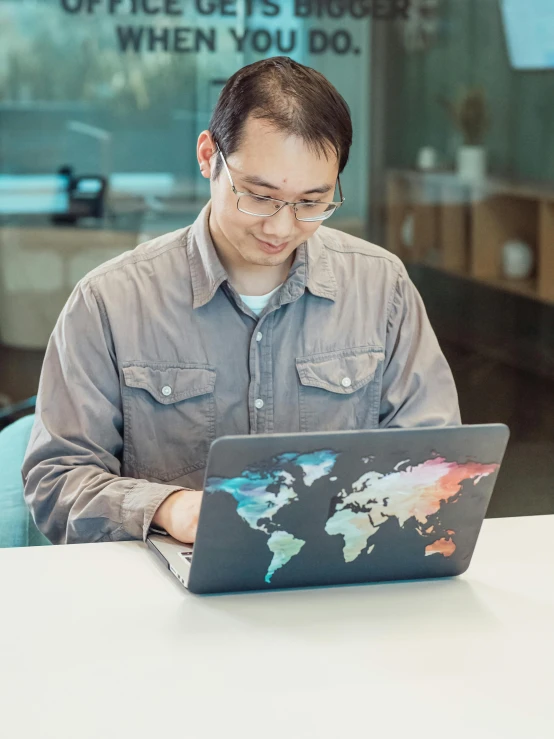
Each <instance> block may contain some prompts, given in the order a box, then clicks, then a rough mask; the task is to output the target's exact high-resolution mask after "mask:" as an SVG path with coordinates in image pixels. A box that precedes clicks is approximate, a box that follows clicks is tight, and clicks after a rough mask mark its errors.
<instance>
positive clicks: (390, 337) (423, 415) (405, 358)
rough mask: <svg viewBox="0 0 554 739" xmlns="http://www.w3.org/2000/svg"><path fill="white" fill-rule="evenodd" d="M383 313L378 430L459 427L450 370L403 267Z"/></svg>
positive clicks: (417, 294)
mask: <svg viewBox="0 0 554 739" xmlns="http://www.w3.org/2000/svg"><path fill="white" fill-rule="evenodd" d="M388 314H389V315H388V323H387V341H386V350H385V367H384V371H383V385H382V393H381V407H380V414H379V426H380V427H381V428H414V427H417V426H457V425H459V424H460V423H461V420H460V409H459V404H458V394H457V392H456V386H455V384H454V378H453V376H452V372H451V370H450V367H449V366H448V363H447V361H446V359H445V357H444V354H443V353H442V351H441V349H440V347H439V343H438V341H437V337H436V336H435V333H434V331H433V329H432V328H431V324H430V322H429V318H428V317H427V313H426V311H425V307H424V305H423V301H422V299H421V296H420V295H419V293H418V291H417V290H416V288H415V286H414V284H413V283H412V281H411V280H410V278H409V276H408V274H407V272H406V269H405V267H404V266H403V265H402V266H401V269H400V273H399V275H398V280H397V283H396V287H395V290H394V292H393V295H392V297H391V301H390V306H389V311H388Z"/></svg>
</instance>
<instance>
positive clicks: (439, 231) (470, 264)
mask: <svg viewBox="0 0 554 739" xmlns="http://www.w3.org/2000/svg"><path fill="white" fill-rule="evenodd" d="M512 239H520V240H522V241H525V242H526V243H527V244H529V245H530V246H531V247H532V248H533V250H534V256H535V260H534V261H535V268H534V271H533V274H532V276H531V277H530V278H529V279H526V280H514V279H508V278H506V277H505V276H504V275H503V269H502V250H503V246H504V244H505V243H506V242H507V241H509V240H512ZM387 248H388V249H389V250H390V251H391V252H393V253H394V254H397V255H398V256H399V257H400V258H401V259H402V260H404V261H406V262H410V261H411V262H422V263H425V264H427V265H429V266H431V267H434V268H436V269H439V270H444V271H446V272H449V273H451V274H456V275H459V276H461V277H465V278H468V279H473V280H477V281H479V282H482V283H485V284H487V285H489V286H491V287H492V288H495V289H499V290H507V291H511V292H515V293H519V294H521V295H525V296H527V297H529V298H533V299H535V300H540V301H543V302H545V303H554V186H553V187H552V188H551V189H549V188H547V187H543V186H534V185H527V184H522V183H519V184H518V183H513V182H507V181H503V180H495V179H492V178H491V179H487V180H485V181H483V182H480V183H467V182H463V181H462V180H460V179H459V178H458V176H457V175H455V174H454V173H420V172H412V171H407V170H406V171H404V170H392V171H390V172H389V173H388V176H387Z"/></svg>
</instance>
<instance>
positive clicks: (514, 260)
mask: <svg viewBox="0 0 554 739" xmlns="http://www.w3.org/2000/svg"><path fill="white" fill-rule="evenodd" d="M534 266H535V255H534V252H533V249H532V248H531V247H530V246H529V244H526V243H525V241H519V240H518V239H514V240H512V241H507V242H506V243H505V244H504V246H503V248H502V271H503V273H504V277H507V278H508V279H510V280H526V279H527V278H528V277H530V276H531V275H532V273H533V268H534Z"/></svg>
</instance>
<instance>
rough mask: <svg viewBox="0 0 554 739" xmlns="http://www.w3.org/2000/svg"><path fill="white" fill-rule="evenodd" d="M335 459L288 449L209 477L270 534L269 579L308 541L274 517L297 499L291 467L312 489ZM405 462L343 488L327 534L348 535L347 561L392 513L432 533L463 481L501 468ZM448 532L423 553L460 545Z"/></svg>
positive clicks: (365, 547) (210, 485) (368, 547)
mask: <svg viewBox="0 0 554 739" xmlns="http://www.w3.org/2000/svg"><path fill="white" fill-rule="evenodd" d="M338 456H339V455H338V453H336V452H333V451H330V450H328V449H325V450H321V451H316V452H311V453H308V454H295V453H292V452H291V453H286V454H281V455H279V456H277V457H275V458H274V459H272V460H270V461H269V462H268V463H267V464H266V465H264V466H263V467H262V466H258V467H255V468H254V467H253V468H247V469H246V470H244V471H243V472H242V473H241V474H240V475H239V476H238V477H231V478H223V477H212V478H210V479H209V480H208V482H207V485H206V492H207V493H216V492H224V493H228V494H229V495H232V496H233V498H234V499H235V501H236V503H237V513H238V515H239V516H240V517H241V518H242V519H243V520H244V521H245V522H246V523H247V524H248V526H250V528H252V529H255V530H257V531H262V532H263V533H265V534H267V536H268V540H267V547H268V549H269V551H270V552H271V554H272V555H273V557H272V559H271V562H270V564H269V567H268V569H267V573H266V576H265V581H266V582H267V583H270V582H271V578H272V577H273V575H274V574H275V572H276V571H277V570H278V569H280V568H281V567H284V566H285V565H286V564H287V563H288V562H290V560H291V559H292V558H293V557H295V556H296V555H297V554H298V553H299V552H300V551H301V549H302V547H303V546H304V544H305V543H306V542H305V541H304V540H303V539H300V538H296V537H295V536H294V535H293V534H292V533H290V532H288V531H285V530H284V529H283V528H282V527H281V525H280V524H279V523H278V522H276V521H275V520H274V518H275V516H276V514H277V513H278V512H279V511H280V510H281V509H282V508H284V507H285V506H287V505H290V504H291V503H293V502H294V501H296V500H298V494H297V492H296V491H295V489H294V487H295V483H298V481H297V479H296V477H295V476H294V475H293V474H292V473H291V471H290V469H291V465H292V467H293V468H294V467H297V468H299V470H300V471H301V474H302V479H303V484H304V485H305V486H307V487H310V486H311V485H313V483H314V482H316V481H317V480H320V479H322V478H324V477H327V476H329V475H330V473H331V472H332V470H333V467H334V466H335V463H336V461H337V458H338ZM364 461H366V460H365V459H364ZM404 464H406V462H401V463H399V464H398V465H396V467H395V469H394V471H393V472H390V473H388V474H381V473H380V472H375V471H371V472H367V473H365V474H364V475H362V476H361V477H360V478H359V479H358V480H356V481H355V482H354V483H353V484H352V486H351V490H349V491H346V490H344V489H343V490H342V491H341V492H340V493H339V496H338V502H337V504H336V506H335V509H334V512H333V514H332V515H331V516H330V517H329V519H328V520H327V523H326V525H325V532H326V533H327V534H328V535H330V536H337V535H340V536H342V537H343V539H344V547H343V556H344V561H345V562H346V563H348V562H353V561H354V560H355V559H356V558H357V557H359V555H360V554H361V553H362V552H364V551H365V552H366V553H367V554H371V552H372V551H373V549H374V546H375V545H374V544H371V542H370V539H371V537H372V536H374V535H375V534H376V533H377V531H378V530H379V527H380V526H382V525H383V524H384V523H385V522H386V521H387V520H388V519H389V518H396V519H397V520H398V523H399V525H400V527H401V528H402V527H404V525H405V523H406V522H407V521H408V520H410V519H412V518H414V519H415V520H416V522H417V524H418V527H417V529H416V530H417V531H418V533H419V534H421V536H430V535H431V534H433V533H434V526H433V525H432V524H429V518H430V517H431V516H433V515H434V514H436V513H437V512H438V511H439V510H440V507H441V503H443V502H446V503H448V502H452V501H453V500H454V499H455V498H456V496H457V495H458V494H459V493H460V491H461V489H462V483H463V482H464V481H465V480H473V483H474V485H477V483H478V482H479V481H480V480H481V479H482V478H483V477H486V476H487V475H491V474H493V473H494V472H495V471H496V470H497V469H498V465H497V464H480V463H478V462H465V463H457V462H447V461H446V460H445V459H444V458H442V457H436V458H433V459H430V460H427V461H426V462H423V463H421V464H419V465H416V466H408V467H406V469H403V470H400V469H399V468H400V467H401V466H403V465H404ZM285 467H287V468H288V469H285ZM331 479H332V480H336V478H331ZM446 533H447V537H444V536H443V537H441V538H438V539H436V540H435V541H433V542H432V543H430V544H429V545H428V546H427V547H426V548H425V555H426V556H430V555H433V554H440V555H442V556H444V557H450V556H452V554H454V552H455V551H456V545H455V544H454V542H453V540H452V538H451V537H452V536H453V534H454V533H455V532H454V531H447V532H446Z"/></svg>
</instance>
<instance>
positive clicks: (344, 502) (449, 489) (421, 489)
mask: <svg viewBox="0 0 554 739" xmlns="http://www.w3.org/2000/svg"><path fill="white" fill-rule="evenodd" d="M399 466H400V465H397V469H396V470H395V471H394V472H391V473H390V474H387V475H382V474H381V473H379V472H373V471H372V472H367V473H366V474H365V475H362V477H360V478H359V479H358V480H356V482H355V483H354V484H353V485H352V490H351V492H348V493H347V492H346V491H345V490H343V491H342V493H341V495H340V502H339V503H338V504H337V506H336V508H335V513H334V514H333V515H332V516H331V517H330V518H329V520H328V521H327V524H326V525H325V531H326V532H327V533H328V534H330V535H331V536H334V535H338V534H340V535H341V536H342V537H343V538H344V548H343V555H344V561H345V562H353V561H354V560H355V559H356V558H357V557H358V556H359V555H360V554H361V553H362V552H363V551H364V549H366V548H367V546H368V542H369V540H370V538H371V537H372V536H374V535H375V534H376V533H377V531H378V530H379V527H380V526H382V525H383V523H385V521H387V520H388V519H389V518H391V517H395V518H397V519H398V523H399V524H400V526H401V527H403V526H404V524H405V523H406V521H408V520H409V519H410V518H415V520H416V521H417V522H418V524H420V526H419V528H418V531H419V533H420V534H422V535H424V534H425V535H428V534H431V533H433V527H432V526H430V527H429V528H427V529H425V530H424V526H425V525H426V524H427V523H428V519H429V517H430V516H432V515H434V514H435V513H437V512H438V510H439V509H440V506H441V503H442V502H443V501H444V502H449V501H451V500H452V499H453V498H455V497H456V496H457V495H458V493H459V492H460V490H461V488H462V482H463V481H464V480H473V483H474V485H477V483H478V482H479V480H481V479H482V478H483V477H486V476H487V475H492V474H493V472H495V471H496V470H497V469H498V465H497V464H479V463H477V462H466V463H463V464H459V463H457V462H447V461H446V460H445V459H443V458H442V457H436V458H435V459H429V460H428V461H426V462H423V463H422V464H419V465H417V466H415V467H407V468H406V469H405V470H400V471H398V467H399ZM448 534H450V535H452V534H454V532H453V531H449V532H448ZM372 549H373V546H370V548H369V549H368V554H370V553H371V551H372ZM455 550H456V546H455V544H454V542H453V541H452V540H451V539H446V538H442V539H438V540H437V541H435V542H433V543H431V544H429V546H428V547H426V552H425V553H426V556H428V555H432V554H442V555H443V556H445V557H450V556H452V554H453V553H454V552H455Z"/></svg>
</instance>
